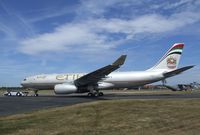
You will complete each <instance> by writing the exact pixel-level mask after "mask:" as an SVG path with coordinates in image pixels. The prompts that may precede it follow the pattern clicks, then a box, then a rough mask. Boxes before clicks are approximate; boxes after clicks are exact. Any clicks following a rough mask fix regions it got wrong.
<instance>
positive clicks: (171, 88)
mask: <svg viewBox="0 0 200 135" xmlns="http://www.w3.org/2000/svg"><path fill="white" fill-rule="evenodd" d="M163 86H164V87H166V88H168V89H170V90H172V91H179V89H177V88H175V87H172V86H169V85H163Z"/></svg>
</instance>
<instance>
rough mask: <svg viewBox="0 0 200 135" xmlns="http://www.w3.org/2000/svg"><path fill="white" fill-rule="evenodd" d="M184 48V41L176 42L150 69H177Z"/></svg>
mask: <svg viewBox="0 0 200 135" xmlns="http://www.w3.org/2000/svg"><path fill="white" fill-rule="evenodd" d="M183 48H184V44H183V43H176V44H174V45H173V46H172V47H171V48H170V49H169V50H168V51H167V53H166V54H165V55H164V56H163V57H162V58H161V59H160V60H159V62H158V63H157V64H156V65H155V66H153V67H152V68H151V69H149V70H175V69H177V67H178V64H179V61H180V58H181V54H182V51H183Z"/></svg>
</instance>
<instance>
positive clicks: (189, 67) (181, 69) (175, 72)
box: [164, 66, 194, 77]
mask: <svg viewBox="0 0 200 135" xmlns="http://www.w3.org/2000/svg"><path fill="white" fill-rule="evenodd" d="M193 67H194V66H186V67H183V68H179V69H176V70H173V71H171V72H167V73H164V76H165V77H172V76H175V75H178V74H180V73H182V72H184V71H186V70H189V69H191V68H193Z"/></svg>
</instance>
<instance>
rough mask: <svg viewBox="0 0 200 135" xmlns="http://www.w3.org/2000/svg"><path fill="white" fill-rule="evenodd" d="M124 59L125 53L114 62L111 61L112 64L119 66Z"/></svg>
mask: <svg viewBox="0 0 200 135" xmlns="http://www.w3.org/2000/svg"><path fill="white" fill-rule="evenodd" d="M125 60H126V55H122V56H120V57H119V58H118V59H117V60H116V61H115V62H113V64H112V65H113V66H121V65H123V64H124V62H125Z"/></svg>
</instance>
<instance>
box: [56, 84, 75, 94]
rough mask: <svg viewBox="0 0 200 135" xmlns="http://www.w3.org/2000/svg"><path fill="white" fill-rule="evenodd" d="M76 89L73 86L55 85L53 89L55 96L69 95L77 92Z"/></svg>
mask: <svg viewBox="0 0 200 135" xmlns="http://www.w3.org/2000/svg"><path fill="white" fill-rule="evenodd" d="M77 90H78V89H77V87H76V86H75V85H73V84H57V85H55V87H54V92H55V94H71V93H75V92H77Z"/></svg>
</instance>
